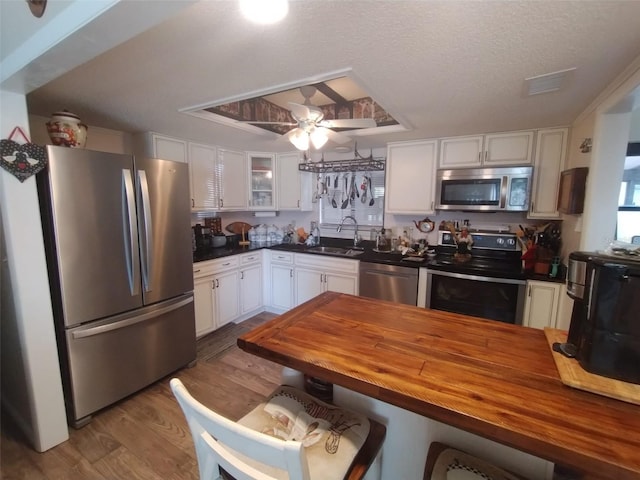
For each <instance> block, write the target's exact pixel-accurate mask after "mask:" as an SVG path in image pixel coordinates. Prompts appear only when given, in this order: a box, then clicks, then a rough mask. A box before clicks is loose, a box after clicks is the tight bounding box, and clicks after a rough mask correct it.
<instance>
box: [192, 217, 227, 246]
mask: <svg viewBox="0 0 640 480" xmlns="http://www.w3.org/2000/svg"><path fill="white" fill-rule="evenodd" d="M192 229H193V238H194V240H195V241H194V251H196V250H205V249H208V248H219V247H224V246H225V245H226V244H227V236H226V235H225V234H224V233H222V232H217V233H213V232H212V231H211V228H210V227H203V226H202V225H201V224H199V223H197V224H195V225H194V226H193V227H192Z"/></svg>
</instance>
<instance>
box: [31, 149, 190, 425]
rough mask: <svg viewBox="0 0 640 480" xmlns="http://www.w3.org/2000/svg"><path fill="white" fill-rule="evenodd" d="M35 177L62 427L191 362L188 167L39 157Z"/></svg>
mask: <svg viewBox="0 0 640 480" xmlns="http://www.w3.org/2000/svg"><path fill="white" fill-rule="evenodd" d="M47 154H48V160H49V165H48V167H47V168H46V169H44V170H43V171H42V172H40V173H39V174H38V176H37V183H38V196H39V200H40V207H41V215H42V223H43V234H44V240H45V250H46V254H47V267H48V272H49V283H50V287H51V296H52V304H53V313H54V320H55V323H56V335H57V341H58V349H59V356H60V365H61V368H62V372H63V388H64V392H65V401H66V405H67V416H68V421H69V423H70V424H71V425H73V426H75V427H79V426H82V425H84V424H85V423H87V422H88V421H89V420H90V419H91V415H92V414H93V413H95V412H96V411H98V410H100V409H102V408H104V407H106V406H108V405H110V404H112V403H114V402H116V401H118V400H120V399H122V398H124V397H126V396H128V395H130V394H131V393H134V392H136V391H137V390H140V389H141V388H143V387H145V386H147V385H149V384H151V383H153V382H154V381H156V380H158V379H160V378H162V377H163V376H165V375H168V374H169V373H171V372H173V371H175V370H177V369H178V368H180V367H182V366H184V365H187V364H189V363H190V362H192V361H193V360H195V356H196V346H195V316H194V307H193V268H192V261H193V259H192V246H191V228H190V224H191V220H190V215H191V207H190V195H189V172H188V167H187V165H186V164H182V163H177V162H172V161H168V160H160V159H147V158H135V159H134V157H133V156H131V155H120V154H112V153H104V152H94V151H89V150H84V149H74V148H65V147H55V146H49V147H47Z"/></svg>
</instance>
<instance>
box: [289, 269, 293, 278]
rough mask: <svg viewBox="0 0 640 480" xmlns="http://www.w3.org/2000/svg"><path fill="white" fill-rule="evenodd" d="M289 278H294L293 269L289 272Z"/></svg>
mask: <svg viewBox="0 0 640 480" xmlns="http://www.w3.org/2000/svg"><path fill="white" fill-rule="evenodd" d="M289 276H290V277H291V278H293V268H292V269H291V270H289Z"/></svg>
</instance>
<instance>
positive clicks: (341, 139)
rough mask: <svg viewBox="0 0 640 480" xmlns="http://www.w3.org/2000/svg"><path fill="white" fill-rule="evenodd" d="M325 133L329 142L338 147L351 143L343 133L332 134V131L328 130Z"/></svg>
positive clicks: (349, 138)
mask: <svg viewBox="0 0 640 480" xmlns="http://www.w3.org/2000/svg"><path fill="white" fill-rule="evenodd" d="M326 133H327V136H328V137H329V140H331V141H332V142H333V143H337V144H339V145H344V144H345V143H349V142H350V141H351V137H348V136H347V135H345V134H344V133H340V132H334V131H333V130H329V129H328V128H327V131H326Z"/></svg>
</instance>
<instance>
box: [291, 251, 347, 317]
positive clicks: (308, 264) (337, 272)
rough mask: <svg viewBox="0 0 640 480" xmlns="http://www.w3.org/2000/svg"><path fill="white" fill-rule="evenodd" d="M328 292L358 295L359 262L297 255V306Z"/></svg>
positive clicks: (312, 255)
mask: <svg viewBox="0 0 640 480" xmlns="http://www.w3.org/2000/svg"><path fill="white" fill-rule="evenodd" d="M326 291H331V292H339V293H348V294H351V295H357V294H358V261H357V260H350V259H341V258H334V257H322V256H320V255H314V254H305V253H296V254H295V304H296V305H300V304H301V303H304V302H306V301H307V300H311V299H312V298H314V297H316V296H318V295H320V294H321V293H323V292H326Z"/></svg>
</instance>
